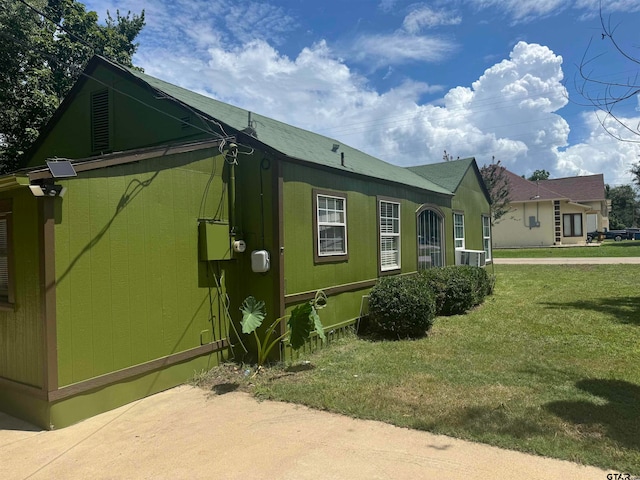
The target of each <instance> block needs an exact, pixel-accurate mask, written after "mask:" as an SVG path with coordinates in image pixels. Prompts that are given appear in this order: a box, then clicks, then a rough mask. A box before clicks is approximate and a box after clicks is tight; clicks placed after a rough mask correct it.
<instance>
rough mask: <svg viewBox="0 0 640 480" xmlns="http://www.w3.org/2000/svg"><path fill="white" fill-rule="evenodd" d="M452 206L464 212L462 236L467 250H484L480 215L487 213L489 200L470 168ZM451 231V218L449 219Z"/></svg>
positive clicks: (488, 211) (488, 212) (459, 186)
mask: <svg viewBox="0 0 640 480" xmlns="http://www.w3.org/2000/svg"><path fill="white" fill-rule="evenodd" d="M451 203H452V208H453V209H454V210H456V211H463V212H464V237H465V248H466V249H467V250H484V246H483V242H482V215H489V214H490V209H489V202H488V201H487V198H486V196H485V194H484V192H483V190H482V186H481V185H480V183H479V181H478V178H477V176H476V174H475V172H474V170H473V169H472V168H470V169H468V170H467V173H466V174H465V176H464V177H463V178H462V181H461V182H460V184H459V185H458V189H457V190H456V195H455V197H453V200H452V202H451ZM450 225H451V229H452V231H453V218H451V219H450Z"/></svg>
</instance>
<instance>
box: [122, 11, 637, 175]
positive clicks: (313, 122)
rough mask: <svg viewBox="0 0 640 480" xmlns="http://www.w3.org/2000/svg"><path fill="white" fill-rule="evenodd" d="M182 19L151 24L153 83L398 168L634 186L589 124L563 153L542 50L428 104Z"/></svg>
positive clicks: (323, 52)
mask: <svg viewBox="0 0 640 480" xmlns="http://www.w3.org/2000/svg"><path fill="white" fill-rule="evenodd" d="M180 1H181V2H183V1H186V0H180ZM225 1H226V0H225ZM494 1H495V0H494ZM542 3H544V2H542ZM161 5H165V7H166V8H167V9H166V10H162V7H161ZM120 8H122V6H120ZM136 8H138V9H139V8H140V7H136ZM153 8H154V9H157V10H158V11H157V12H156V11H155V10H154V15H156V14H157V15H158V18H159V19H168V18H169V17H171V16H172V15H178V13H179V12H177V11H174V10H172V7H171V6H167V5H166V4H164V3H163V4H158V5H157V6H154V7H153ZM200 17H202V18H200ZM176 18H177V20H175V21H172V22H168V20H167V22H168V23H167V24H164V27H163V28H162V29H161V28H160V27H161V26H162V25H163V22H162V21H160V20H157V19H156V20H154V21H153V24H154V25H155V26H154V28H156V30H154V32H155V35H157V36H156V37H155V41H154V42H142V41H141V47H140V50H139V53H138V54H137V55H136V64H137V65H139V66H141V67H143V68H145V70H146V72H147V73H149V74H151V75H154V76H157V77H159V78H162V79H164V80H167V81H169V82H172V83H175V84H178V85H181V86H184V87H186V88H189V89H191V90H194V91H198V92H200V93H204V94H207V95H211V96H213V97H215V98H218V99H220V100H222V101H226V102H229V103H233V104H235V105H238V106H241V107H244V108H247V109H250V110H252V111H255V112H258V113H260V114H263V115H267V116H271V117H273V118H277V119H279V120H282V121H285V122H287V123H290V124H292V125H296V126H299V127H302V128H307V129H309V130H312V131H315V132H318V133H321V134H324V135H327V136H330V137H333V138H336V139H337V140H338V141H340V142H342V143H346V144H349V145H352V146H354V147H356V148H360V149H362V150H364V151H366V152H368V153H371V154H372V155H375V156H377V157H379V158H382V159H384V160H386V161H389V162H391V163H396V164H399V165H415V164H420V163H432V162H437V161H440V160H441V159H442V153H443V150H445V149H446V150H447V151H448V152H449V153H451V154H453V155H454V156H460V157H464V156H475V157H476V158H477V160H478V162H479V163H480V164H483V163H486V162H489V161H490V160H491V157H492V156H495V157H496V158H498V159H501V160H502V161H503V162H504V164H505V165H506V166H507V167H508V168H510V169H512V170H513V171H514V172H516V173H519V174H528V173H531V172H532V171H533V170H536V169H542V168H544V169H546V170H549V171H550V172H551V173H552V175H553V176H556V177H557V176H562V175H574V174H580V173H599V172H604V173H605V181H607V182H609V183H614V184H615V183H624V182H626V180H625V179H628V178H630V177H629V175H628V173H627V172H628V169H629V166H630V165H631V163H633V162H637V160H638V154H640V151H638V148H639V147H638V146H637V145H633V144H629V143H625V144H621V143H619V142H617V141H615V140H613V139H612V138H611V137H610V136H608V135H607V134H606V133H604V132H603V131H602V129H601V127H600V125H599V124H598V122H597V120H593V117H589V116H587V115H585V117H584V119H585V124H584V128H586V130H587V132H588V134H587V138H586V139H585V140H584V142H583V143H581V144H578V145H573V146H571V147H569V148H567V142H568V138H569V125H568V124H567V122H566V121H565V119H564V118H563V117H562V116H561V109H562V108H563V107H564V106H565V105H566V103H567V97H566V90H565V88H564V86H563V83H562V82H563V71H562V57H560V56H559V55H556V54H555V53H554V52H552V51H551V50H550V49H549V48H547V47H545V46H541V45H536V44H529V43H524V42H520V43H518V44H517V45H515V46H514V48H513V50H512V52H511V53H510V55H509V58H508V59H505V60H502V61H499V62H497V63H496V64H494V65H493V66H492V67H490V68H488V69H487V70H486V71H485V72H484V73H483V74H482V75H481V76H480V77H479V78H478V79H477V80H476V81H475V82H473V83H472V84H471V85H467V86H458V87H455V88H452V89H450V90H449V91H447V92H444V93H443V96H442V98H441V99H440V100H439V101H438V102H436V103H424V102H423V101H422V100H421V99H422V98H423V96H424V94H425V93H433V92H437V91H439V90H440V89H441V87H438V86H434V85H429V84H427V83H424V82H415V81H407V82H405V83H403V84H401V85H399V86H397V87H396V88H393V89H391V90H388V91H384V92H382V91H376V90H375V89H374V88H373V87H372V85H371V84H370V83H369V82H368V80H367V79H366V78H365V77H363V76H362V75H361V74H358V73H356V72H355V71H354V70H353V69H352V67H351V66H350V64H349V63H347V62H346V61H345V60H343V59H341V58H339V57H338V55H337V54H336V52H335V51H334V50H332V48H331V47H330V46H329V45H328V44H327V43H326V42H325V41H320V42H317V43H315V44H313V45H311V46H309V47H306V48H302V49H301V50H300V51H299V52H298V53H297V54H295V55H292V56H286V55H284V54H282V53H281V52H280V51H279V50H278V49H277V48H276V47H274V46H273V45H274V44H275V40H269V39H268V38H253V39H251V40H246V41H243V42H240V43H239V42H238V41H236V42H231V43H230V42H229V41H228V40H227V39H226V38H225V35H223V34H221V32H220V30H219V29H218V28H217V23H216V22H214V21H209V18H208V17H207V16H204V15H200V16H198V15H193V12H188V14H187V15H186V16H185V17H176ZM193 18H195V20H193ZM275 18H278V15H276V17H275ZM267 23H268V24H269V25H272V24H273V23H272V22H271V21H269V22H267ZM277 24H278V22H277V21H275V24H273V25H277ZM286 25H287V23H286V22H285V23H283V24H281V25H280V26H275V27H273V28H272V31H271V33H269V35H268V36H269V37H270V38H273V37H275V36H277V32H282V31H283V29H286ZM196 26H197V28H196ZM237 35H238V36H240V35H241V34H240V33H238V34H237ZM176 38H179V39H180V41H177V40H176ZM248 38H250V37H248ZM184 39H187V41H184ZM359 48H360V49H361V55H362V57H361V60H363V61H368V62H378V66H382V65H383V61H385V62H387V63H386V66H392V65H395V64H398V63H402V62H406V61H416V62H433V61H437V60H438V59H439V58H442V56H443V55H448V54H450V53H451V51H452V49H454V48H455V47H454V46H453V45H452V44H451V43H449V42H447V41H445V40H441V39H438V38H432V37H425V36H415V35H409V34H408V33H407V32H402V31H399V32H396V33H394V34H390V35H375V36H374V35H370V36H365V37H362V38H361V39H360V43H359ZM407 51H409V52H411V53H410V56H409V57H407V54H406V52H407ZM434 52H435V54H434ZM565 149H566V150H565Z"/></svg>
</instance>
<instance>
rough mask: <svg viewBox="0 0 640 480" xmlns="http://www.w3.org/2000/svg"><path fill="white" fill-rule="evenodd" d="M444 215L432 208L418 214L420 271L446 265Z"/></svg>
mask: <svg viewBox="0 0 640 480" xmlns="http://www.w3.org/2000/svg"><path fill="white" fill-rule="evenodd" d="M442 218H443V216H442V214H441V213H440V212H438V211H436V210H433V209H431V208H428V207H426V208H424V209H422V210H420V211H419V212H418V219H417V221H418V228H417V230H418V270H424V269H425V268H431V267H442V266H443V265H444V239H443V235H442V232H443V226H442Z"/></svg>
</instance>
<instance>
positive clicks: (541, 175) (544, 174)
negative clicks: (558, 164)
mask: <svg viewBox="0 0 640 480" xmlns="http://www.w3.org/2000/svg"><path fill="white" fill-rule="evenodd" d="M550 175H551V174H550V173H549V172H548V171H547V170H536V171H534V172H533V173H532V174H531V176H530V177H529V178H528V179H527V180H530V181H532V182H536V181H538V180H548V179H549V176H550Z"/></svg>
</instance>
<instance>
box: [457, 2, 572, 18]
mask: <svg viewBox="0 0 640 480" xmlns="http://www.w3.org/2000/svg"><path fill="white" fill-rule="evenodd" d="M467 3H468V4H470V5H473V6H475V7H476V8H479V9H483V8H496V9H497V10H500V11H501V12H505V13H507V14H508V15H509V16H510V17H511V18H512V20H513V22H514V23H521V22H527V21H531V20H533V19H535V18H540V17H547V16H550V15H554V14H557V13H559V12H560V11H562V10H564V9H565V8H566V7H567V6H569V2H567V1H566V0H467Z"/></svg>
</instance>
